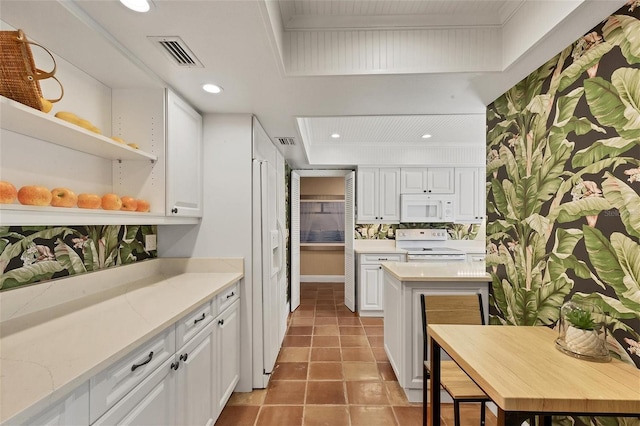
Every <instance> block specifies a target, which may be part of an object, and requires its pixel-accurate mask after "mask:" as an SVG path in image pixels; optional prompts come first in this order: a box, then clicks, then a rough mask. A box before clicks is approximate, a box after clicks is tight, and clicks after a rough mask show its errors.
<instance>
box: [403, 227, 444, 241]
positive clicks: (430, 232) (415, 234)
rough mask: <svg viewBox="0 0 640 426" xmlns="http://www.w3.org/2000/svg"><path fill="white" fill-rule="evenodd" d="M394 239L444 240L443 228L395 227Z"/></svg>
mask: <svg viewBox="0 0 640 426" xmlns="http://www.w3.org/2000/svg"><path fill="white" fill-rule="evenodd" d="M396 240H400V241H402V240H404V241H446V240H447V231H446V230H444V229H397V230H396Z"/></svg>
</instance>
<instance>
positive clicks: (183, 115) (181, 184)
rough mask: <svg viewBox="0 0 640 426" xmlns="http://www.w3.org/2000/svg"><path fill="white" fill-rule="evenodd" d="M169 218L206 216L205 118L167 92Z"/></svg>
mask: <svg viewBox="0 0 640 426" xmlns="http://www.w3.org/2000/svg"><path fill="white" fill-rule="evenodd" d="M166 192H167V204H166V209H167V215H177V216H195V217H201V216H202V116H201V115H200V114H199V113H198V112H197V111H196V110H194V109H193V108H192V107H191V106H189V104H187V103H186V102H184V101H183V100H182V99H180V98H179V97H178V96H177V95H176V94H175V93H173V92H171V91H170V90H169V91H167V191H166Z"/></svg>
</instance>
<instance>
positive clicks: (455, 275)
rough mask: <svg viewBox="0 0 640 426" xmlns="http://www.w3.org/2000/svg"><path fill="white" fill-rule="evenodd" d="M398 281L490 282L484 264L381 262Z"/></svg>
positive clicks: (489, 276)
mask: <svg viewBox="0 0 640 426" xmlns="http://www.w3.org/2000/svg"><path fill="white" fill-rule="evenodd" d="M382 267H383V268H384V270H385V271H386V272H388V273H390V274H391V275H392V276H394V277H395V278H396V279H398V280H399V281H405V282H406V281H411V282H419V281H440V282H441V281H450V282H469V281H476V282H477V281H479V282H490V281H491V275H489V274H488V273H487V272H486V270H485V264H484V262H408V263H405V262H382Z"/></svg>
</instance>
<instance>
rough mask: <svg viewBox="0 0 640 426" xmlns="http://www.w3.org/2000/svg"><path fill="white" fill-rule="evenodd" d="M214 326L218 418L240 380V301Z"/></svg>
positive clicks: (214, 323) (216, 321)
mask: <svg viewBox="0 0 640 426" xmlns="http://www.w3.org/2000/svg"><path fill="white" fill-rule="evenodd" d="M213 325H214V331H213V334H214V342H215V361H216V364H215V369H214V378H215V380H214V384H215V386H216V389H215V391H216V407H214V409H215V417H216V418H217V417H218V416H219V415H220V412H221V411H222V409H223V408H224V406H225V404H226V403H227V401H228V400H229V397H231V394H232V393H233V390H234V389H235V387H236V385H237V384H238V380H240V301H239V300H236V301H235V302H233V303H232V304H231V306H229V307H228V308H227V309H226V310H225V311H224V312H222V313H221V314H220V315H219V316H218V317H217V318H216V319H215V320H214V322H213ZM185 424H187V423H185ZM188 424H193V423H188Z"/></svg>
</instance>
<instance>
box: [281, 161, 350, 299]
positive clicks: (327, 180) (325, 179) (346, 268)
mask: <svg viewBox="0 0 640 426" xmlns="http://www.w3.org/2000/svg"><path fill="white" fill-rule="evenodd" d="M353 183H354V173H353V171H351V170H294V171H292V176H291V197H290V202H291V209H290V211H291V221H290V223H291V311H294V310H295V309H296V308H297V307H298V306H299V295H300V287H301V286H304V284H305V283H316V285H322V283H336V282H343V283H345V285H344V289H345V305H346V306H347V307H349V308H350V309H351V310H354V309H355V276H354V273H353V272H354V266H353V232H354V224H353V221H354V219H353V218H354V203H353V200H354V197H353Z"/></svg>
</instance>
